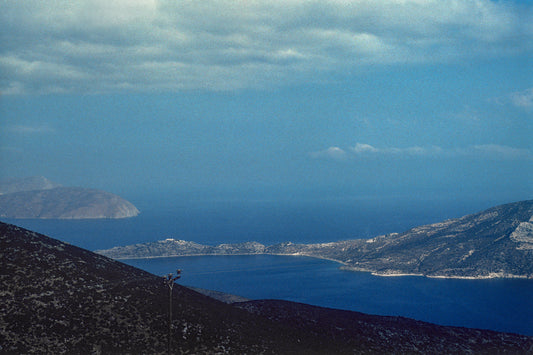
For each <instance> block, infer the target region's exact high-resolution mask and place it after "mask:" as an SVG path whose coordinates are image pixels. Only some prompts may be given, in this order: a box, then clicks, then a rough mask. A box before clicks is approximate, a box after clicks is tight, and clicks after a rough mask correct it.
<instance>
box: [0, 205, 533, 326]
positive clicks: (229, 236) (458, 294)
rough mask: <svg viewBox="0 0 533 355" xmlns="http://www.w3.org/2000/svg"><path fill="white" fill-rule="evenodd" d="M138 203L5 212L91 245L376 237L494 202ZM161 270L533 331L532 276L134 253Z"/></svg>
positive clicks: (235, 287) (264, 291)
mask: <svg viewBox="0 0 533 355" xmlns="http://www.w3.org/2000/svg"><path fill="white" fill-rule="evenodd" d="M167 197H168V198H167V199H162V198H161V199H157V200H156V199H145V200H138V201H134V203H135V204H136V205H137V206H138V207H139V208H140V210H141V214H140V215H139V216H138V217H135V218H129V219H120V220H38V219H32V220H6V219H4V220H3V221H4V222H7V223H13V224H16V225H19V226H21V227H24V228H27V229H30V230H33V231H36V232H39V233H43V234H45V235H48V236H50V237H53V238H57V239H60V240H63V241H66V242H68V243H71V244H73V245H77V246H80V247H83V248H86V249H89V250H96V249H105V248H110V247H113V246H117V245H128V244H134V243H144V242H149V241H156V240H161V239H164V238H167V237H172V238H176V239H184V240H190V241H195V242H198V243H202V244H208V245H216V244H220V243H236V242H245V241H258V242H261V243H264V244H267V245H270V244H275V243H279V242H285V241H292V242H295V243H316V242H329V241H337V240H343V239H353V238H369V237H373V236H376V235H380V234H385V233H390V232H401V231H405V230H407V229H409V228H412V227H415V226H419V225H423V224H427V223H433V222H439V221H442V220H444V219H446V218H453V217H459V216H462V215H464V214H467V213H472V212H477V211H480V210H482V209H484V208H488V207H491V206H492V205H493V204H488V203H487V204H486V205H483V204H481V205H479V206H478V205H474V204H472V203H471V204H468V203H452V202H451V201H448V203H442V201H437V202H432V203H430V204H429V205H428V204H427V203H422V202H420V201H418V202H416V201H415V202H413V201H411V202H408V203H406V202H405V201H404V202H402V203H401V204H398V203H396V202H394V201H386V200H367V201H350V200H332V201H318V202H309V201H305V202H302V201H288V200H286V201H281V202H280V201H268V200H266V201H265V200H261V201H233V200H218V201H203V202H199V201H195V200H193V199H186V198H181V197H180V196H167ZM126 262H127V263H129V264H131V265H134V266H137V267H139V268H141V269H144V270H147V271H149V272H152V273H154V274H157V275H164V274H166V273H168V272H174V271H175V270H176V269H177V268H180V269H182V270H183V277H182V279H181V280H180V283H182V284H183V285H187V286H194V287H200V288H206V289H212V290H217V291H222V292H227V293H231V294H235V295H239V296H243V297H248V298H251V299H265V298H275V299H285V300H291V301H295V302H304V303H309V304H314V305H319V306H324V307H332V308H339V309H348V310H354V311H359V312H364V313H371V314H379V315H393V316H404V317H410V318H414V319H419V320H424V321H428V322H433V323H437V324H442V325H455V326H466V327H475V328H483V329H492V330H499V331H507V332H516V333H520V334H527V335H533V321H532V319H533V297H532V295H533V282H532V281H531V280H500V279H494V280H455V279H429V278H424V277H409V276H407V277H377V276H373V275H371V274H369V273H361V272H352V271H343V270H340V269H339V264H337V263H335V262H331V261H327V260H320V259H313V258H308V257H295V256H267V255H258V256H198V257H181V258H157V259H139V260H128V261H126Z"/></svg>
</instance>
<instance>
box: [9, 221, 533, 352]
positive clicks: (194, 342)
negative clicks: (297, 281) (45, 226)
mask: <svg viewBox="0 0 533 355" xmlns="http://www.w3.org/2000/svg"><path fill="white" fill-rule="evenodd" d="M0 260H1V269H0V353H6V354H7V353H9V354H12V353H16V354H20V353H43V354H44V353H47V354H61V353H72V354H102V353H103V354H117V353H129V354H161V353H166V351H167V345H168V344H167V339H168V337H167V336H168V335H167V334H168V305H169V289H168V287H167V285H166V283H165V281H164V279H163V278H162V277H161V276H155V275H151V274H149V273H147V272H144V271H141V270H139V269H136V268H134V267H131V266H128V265H125V264H122V263H120V262H118V261H114V260H112V259H109V258H106V257H104V256H101V255H98V254H94V253H92V252H89V251H87V250H84V249H80V248H77V247H75V246H72V245H69V244H66V243H62V242H60V241H58V240H55V239H51V238H48V237H46V236H43V235H40V234H37V233H34V232H31V231H28V230H24V229H22V228H19V227H16V226H13V225H9V224H5V223H0ZM169 271H173V270H169ZM173 290H174V292H173V297H172V305H173V318H172V327H171V331H170V334H171V337H170V339H171V341H172V343H171V347H172V353H181V354H185V353H194V354H198V353H202V354H215V353H216V354H221V353H231V354H237V353H238V354H241V353H242V354H245V353H247V354H258V353H275V354H300V353H308V354H369V353H375V354H382V353H421V354H422V353H423V354H428V353H433V354H442V353H447V354H453V353H461V354H462V353H515V354H516V353H524V354H525V353H530V352H531V351H533V338H532V337H527V336H521V335H515V334H506V333H498V332H492V331H486V330H476V329H467V328H457V327H444V326H437V325H433V324H429V323H424V322H419V321H415V320H410V319H406V318H401V317H384V316H372V315H365V314H361V313H357V312H349V311H340V310H332V309H326V308H320V307H314V306H309V305H304V304H298V303H292V302H285V301H273V300H264V301H247V302H239V303H233V304H226V303H223V302H220V301H217V300H215V299H213V298H210V297H207V296H205V295H202V294H200V293H198V292H195V291H193V290H191V289H188V288H185V287H182V286H180V285H175V286H174V288H173Z"/></svg>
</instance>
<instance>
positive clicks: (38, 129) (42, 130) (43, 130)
mask: <svg viewBox="0 0 533 355" xmlns="http://www.w3.org/2000/svg"><path fill="white" fill-rule="evenodd" d="M5 129H6V130H7V131H9V132H11V133H17V134H48V133H54V132H55V129H53V128H51V127H48V126H24V125H11V126H7V127H5Z"/></svg>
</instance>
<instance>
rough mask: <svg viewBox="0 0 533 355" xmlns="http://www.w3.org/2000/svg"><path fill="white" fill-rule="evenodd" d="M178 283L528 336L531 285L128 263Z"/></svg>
mask: <svg viewBox="0 0 533 355" xmlns="http://www.w3.org/2000/svg"><path fill="white" fill-rule="evenodd" d="M125 262H126V263H128V264H130V265H133V266H136V267H139V268H141V269H145V270H148V271H150V272H152V273H154V274H158V275H165V274H166V273H168V272H174V271H175V270H176V269H177V268H180V269H182V270H183V274H182V278H181V279H180V283H181V284H183V285H187V286H195V287H201V288H206V289H214V290H217V291H222V292H227V293H232V294H236V295H240V296H244V297H248V298H251V299H261V298H274V299H285V300H290V301H296V302H303V303H309V304H314V305H320V306H325V307H331V308H340V309H349V310H354V311H359V312H364V313H370V314H380V315H400V316H405V317H410V318H415V319H419V320H424V321H428V322H432V323H437V324H442V325H456V326H465V327H473V328H484V329H493V330H501V331H508V332H517V333H522V334H528V335H533V297H532V295H533V282H532V281H531V280H529V281H528V280H456V279H430V278H424V277H414V276H407V277H378V276H372V275H371V274H369V273H363V272H352V271H342V270H340V269H339V264H337V263H335V262H331V261H327V260H320V259H313V258H308V257H301V256H269V255H258V256H248V255H247V256H198V257H174V258H158V259H137V260H126V261H125Z"/></svg>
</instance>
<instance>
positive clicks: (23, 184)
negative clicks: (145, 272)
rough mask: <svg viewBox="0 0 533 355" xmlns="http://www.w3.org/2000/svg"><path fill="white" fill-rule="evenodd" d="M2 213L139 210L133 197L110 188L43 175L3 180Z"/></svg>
mask: <svg viewBox="0 0 533 355" xmlns="http://www.w3.org/2000/svg"><path fill="white" fill-rule="evenodd" d="M0 193H1V194H0V217H4V218H56V219H85V218H126V217H133V216H136V215H138V214H139V210H138V209H137V208H136V207H135V206H134V205H133V204H132V203H131V202H129V201H126V200H125V199H123V198H121V197H119V196H117V195H114V194H112V193H109V192H105V191H101V190H95V189H85V188H80V187H61V186H59V185H58V184H55V183H52V182H51V181H49V180H47V179H46V178H43V177H35V178H26V179H21V180H12V181H9V182H5V183H3V184H0Z"/></svg>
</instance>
